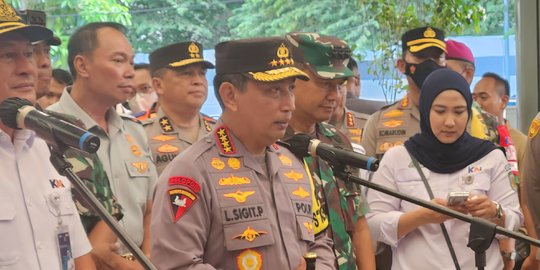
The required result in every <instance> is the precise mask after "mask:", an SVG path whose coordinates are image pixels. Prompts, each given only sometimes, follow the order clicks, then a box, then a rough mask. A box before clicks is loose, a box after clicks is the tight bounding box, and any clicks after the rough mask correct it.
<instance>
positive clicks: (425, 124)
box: [405, 68, 496, 173]
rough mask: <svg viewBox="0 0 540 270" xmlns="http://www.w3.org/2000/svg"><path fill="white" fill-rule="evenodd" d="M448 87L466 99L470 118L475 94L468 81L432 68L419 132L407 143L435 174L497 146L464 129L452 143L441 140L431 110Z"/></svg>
mask: <svg viewBox="0 0 540 270" xmlns="http://www.w3.org/2000/svg"><path fill="white" fill-rule="evenodd" d="M447 90H456V91H458V92H459V93H461V95H463V97H464V98H465V101H466V102H467V112H468V113H469V119H470V118H471V115H472V114H471V106H472V95H471V91H470V88H469V84H468V83H467V81H465V79H464V78H463V77H462V76H461V75H460V74H459V73H456V72H454V71H452V70H450V69H446V68H444V69H439V70H436V71H433V72H432V73H431V74H430V75H429V76H428V77H427V78H426V80H425V82H424V84H423V85H422V90H421V92H420V131H421V132H420V133H417V134H415V135H414V136H412V137H411V138H410V139H409V140H407V141H406V142H405V148H407V150H408V151H409V153H411V155H412V156H413V157H415V158H416V160H418V162H419V163H420V164H422V165H424V167H426V168H428V169H429V170H431V171H433V172H436V173H453V172H456V171H459V170H461V169H463V168H465V167H467V166H468V165H470V164H471V163H473V162H475V161H477V160H479V159H481V158H482V157H484V156H485V155H487V154H488V153H489V152H491V151H493V150H494V149H496V147H495V145H493V144H492V143H491V142H489V141H486V140H481V139H477V138H474V137H472V136H471V135H469V133H468V132H467V130H465V132H463V134H462V135H461V137H459V138H458V139H457V140H456V141H455V142H453V143H449V144H446V143H442V142H440V141H439V140H438V139H437V137H435V135H434V134H433V131H432V129H431V123H430V121H429V113H430V111H431V106H432V104H433V101H434V100H435V98H436V97H437V96H438V95H439V94H440V93H442V92H444V91H447Z"/></svg>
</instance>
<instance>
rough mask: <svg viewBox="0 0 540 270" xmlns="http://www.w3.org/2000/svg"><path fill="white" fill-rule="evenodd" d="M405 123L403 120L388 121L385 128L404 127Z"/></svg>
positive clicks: (384, 124)
mask: <svg viewBox="0 0 540 270" xmlns="http://www.w3.org/2000/svg"><path fill="white" fill-rule="evenodd" d="M404 122H405V121H403V120H388V121H386V122H383V126H385V127H389V128H396V127H400V126H402V125H403V123H404Z"/></svg>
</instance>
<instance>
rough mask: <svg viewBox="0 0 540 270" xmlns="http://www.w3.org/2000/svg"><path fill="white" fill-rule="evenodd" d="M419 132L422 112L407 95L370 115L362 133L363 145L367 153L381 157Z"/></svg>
mask: <svg viewBox="0 0 540 270" xmlns="http://www.w3.org/2000/svg"><path fill="white" fill-rule="evenodd" d="M418 132H420V112H419V111H418V108H417V107H416V106H414V104H412V102H410V100H409V98H408V97H407V96H405V97H404V98H403V99H401V100H399V101H397V102H396V103H394V104H392V105H389V106H386V107H383V108H382V109H381V110H379V111H377V112H376V113H374V114H372V115H371V116H370V117H369V119H368V120H367V123H366V125H365V127H364V132H363V134H362V146H363V147H364V149H365V150H366V155H368V156H377V158H381V157H382V155H383V154H384V153H385V152H386V151H388V149H390V148H392V147H394V146H397V145H402V144H403V143H405V141H406V140H408V139H409V138H410V137H412V136H413V135H414V134H416V133H418Z"/></svg>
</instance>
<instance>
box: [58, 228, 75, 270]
mask: <svg viewBox="0 0 540 270" xmlns="http://www.w3.org/2000/svg"><path fill="white" fill-rule="evenodd" d="M56 244H57V247H58V254H59V255H60V265H61V266H62V268H61V269H62V270H73V269H75V262H74V260H73V255H72V253H71V240H70V238H69V229H68V226H65V225H60V226H58V227H57V229H56Z"/></svg>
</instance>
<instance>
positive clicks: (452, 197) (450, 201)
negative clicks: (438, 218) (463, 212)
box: [446, 191, 469, 206]
mask: <svg viewBox="0 0 540 270" xmlns="http://www.w3.org/2000/svg"><path fill="white" fill-rule="evenodd" d="M468 198H469V192H468V191H451V192H449V193H448V198H447V200H446V201H447V203H446V205H448V206H458V205H462V204H463V203H465V201H466V200H467V199H468Z"/></svg>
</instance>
